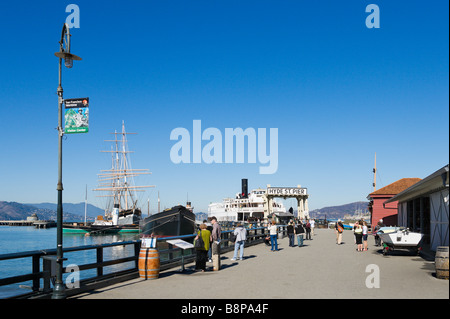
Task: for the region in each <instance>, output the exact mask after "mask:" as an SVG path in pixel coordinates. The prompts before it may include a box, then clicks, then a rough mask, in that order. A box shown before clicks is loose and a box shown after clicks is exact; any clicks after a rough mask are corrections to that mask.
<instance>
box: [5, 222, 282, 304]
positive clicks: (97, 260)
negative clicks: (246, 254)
mask: <svg viewBox="0 0 450 319" xmlns="http://www.w3.org/2000/svg"><path fill="white" fill-rule="evenodd" d="M278 227H279V233H282V234H283V236H285V235H286V226H284V225H279V226H278ZM232 231H233V230H232V229H229V230H227V229H224V230H222V236H221V242H220V246H221V252H227V251H231V250H233V249H234V244H233V243H232V242H231V241H230V233H231V232H232ZM267 233H268V231H267V228H265V227H254V228H251V229H248V232H247V242H246V245H247V246H249V245H256V244H260V243H263V242H264V239H265V237H266V236H267ZM195 236H196V235H195V234H193V235H184V236H176V237H163V238H158V245H157V247H158V251H159V254H160V270H161V271H163V270H167V269H171V268H175V267H180V266H181V267H184V265H185V264H186V263H189V262H192V261H194V260H195V256H196V252H195V250H194V249H191V248H190V249H186V250H182V249H181V248H178V247H176V246H174V245H172V244H170V243H167V240H171V239H182V240H184V241H187V242H193V240H194V238H195ZM130 246H131V249H130V248H128V251H131V255H129V256H123V254H112V257H111V258H112V259H109V260H105V258H104V255H105V254H104V250H105V249H108V248H114V247H124V248H125V247H130ZM140 248H141V240H132V241H122V242H116V243H109V244H100V245H85V246H78V247H66V248H63V255H64V258H68V260H67V261H66V263H67V264H68V266H65V267H63V274H64V277H63V281H64V280H65V284H66V289H65V294H66V296H73V295H77V294H80V293H83V292H86V291H90V290H94V289H98V288H101V287H106V286H109V285H112V284H115V283H118V282H122V281H125V280H130V279H134V278H137V277H139V271H138V260H139V251H140ZM92 251H93V252H94V253H92ZM73 252H85V253H86V255H89V263H87V264H83V265H74V264H71V263H70V260H71V259H70V254H71V253H73ZM88 252H91V253H88ZM24 259H31V260H30V261H29V262H30V264H31V273H28V274H21V275H15V276H10V277H6V278H0V287H2V286H8V285H16V286H17V284H20V283H28V286H26V285H19V287H20V288H26V289H27V292H25V293H19V294H16V295H13V296H8V297H6V298H49V297H50V296H51V293H52V291H53V288H52V285H53V284H54V281H55V269H56V248H55V249H47V250H36V251H27V252H19V253H10V254H2V255H0V268H2V262H5V261H13V263H17V264H19V263H21V264H23V262H24ZM116 265H120V266H116ZM110 266H114V267H113V268H116V269H112V270H111V269H107V270H105V267H110ZM89 270H90V273H91V274H92V273H94V275H93V276H91V277H88V278H85V279H82V280H78V281H76V280H74V281H73V282H72V281H71V282H70V283H71V284H70V285H69V284H68V283H67V280H68V279H70V280H72V278H75V279H76V278H81V272H84V274H86V273H87V271H89ZM76 272H79V273H78V274H76ZM75 275H76V276H75ZM70 276H72V278H69V277H70ZM30 283H31V284H30Z"/></svg>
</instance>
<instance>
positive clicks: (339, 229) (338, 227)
mask: <svg viewBox="0 0 450 319" xmlns="http://www.w3.org/2000/svg"><path fill="white" fill-rule="evenodd" d="M334 229H335V232H336V244H338V245H341V244H342V233H343V232H344V225H343V224H342V221H341V220H340V219H339V220H338V221H337V223H336V225H334Z"/></svg>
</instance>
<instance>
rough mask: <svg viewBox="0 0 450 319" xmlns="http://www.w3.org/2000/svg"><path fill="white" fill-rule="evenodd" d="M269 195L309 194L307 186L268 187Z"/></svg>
mask: <svg viewBox="0 0 450 319" xmlns="http://www.w3.org/2000/svg"><path fill="white" fill-rule="evenodd" d="M267 195H277V196H299V195H307V194H306V188H298V187H268V188H267Z"/></svg>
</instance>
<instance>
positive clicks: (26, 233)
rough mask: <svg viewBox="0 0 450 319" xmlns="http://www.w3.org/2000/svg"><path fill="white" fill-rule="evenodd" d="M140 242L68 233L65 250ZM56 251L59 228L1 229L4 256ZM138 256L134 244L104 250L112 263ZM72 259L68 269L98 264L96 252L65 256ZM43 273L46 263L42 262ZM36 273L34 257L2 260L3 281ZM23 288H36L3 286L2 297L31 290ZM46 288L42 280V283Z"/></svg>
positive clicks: (91, 273)
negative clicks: (33, 267) (123, 258)
mask: <svg viewBox="0 0 450 319" xmlns="http://www.w3.org/2000/svg"><path fill="white" fill-rule="evenodd" d="M137 239H139V234H126V233H125V234H115V235H98V236H84V235H83V234H64V236H63V247H64V248H68V247H77V246H84V245H98V244H107V243H114V242H118V241H129V240H137ZM55 248H56V228H49V229H36V228H35V227H33V226H30V227H21V226H0V255H1V254H10V253H17V252H25V251H34V250H48V249H55ZM133 255H134V248H133V245H127V246H116V247H108V248H104V250H103V259H104V260H105V261H106V260H111V259H116V258H121V257H128V256H133ZM64 257H65V258H68V260H67V261H65V262H64V266H67V265H69V264H76V265H82V264H88V263H95V262H96V251H95V249H93V250H87V251H79V252H68V253H64ZM131 267H133V262H128V263H124V264H119V265H114V266H109V267H105V268H104V274H107V273H109V272H112V271H117V270H121V269H127V268H131ZM41 270H42V262H41ZM31 272H32V263H31V257H28V258H22V259H13V260H4V261H0V278H5V277H11V276H18V275H24V274H30V273H31ZM95 275H96V270H95V269H91V270H86V271H81V272H80V279H85V278H89V277H94V276H95ZM19 285H28V286H32V282H31V281H30V282H24V283H20V284H15V285H8V286H1V287H0V298H5V297H9V296H13V295H17V294H22V293H26V292H28V291H29V290H27V289H25V288H21V287H19ZM41 287H42V280H41Z"/></svg>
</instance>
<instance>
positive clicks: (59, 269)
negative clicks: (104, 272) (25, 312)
mask: <svg viewBox="0 0 450 319" xmlns="http://www.w3.org/2000/svg"><path fill="white" fill-rule="evenodd" d="M70 36H71V35H70V30H69V25H68V24H67V23H64V25H63V28H62V33H61V41H60V42H59V52H56V53H55V55H56V56H57V57H58V58H59V73H58V78H59V82H58V89H57V94H58V184H57V187H56V190H57V191H58V204H57V208H56V213H57V225H56V226H57V231H56V234H57V235H56V281H55V286H54V289H53V295H52V298H53V299H63V298H65V297H66V294H65V292H64V284H63V280H62V274H63V261H64V258H63V249H62V243H63V233H62V221H63V208H62V191H63V184H62V137H63V135H64V129H63V123H62V118H63V116H62V104H63V102H64V100H63V89H62V86H61V75H62V59H64V65H65V66H66V67H67V68H71V67H72V66H73V60H78V61H79V60H81V58H80V57H78V56H76V55H74V54H71V53H70Z"/></svg>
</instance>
